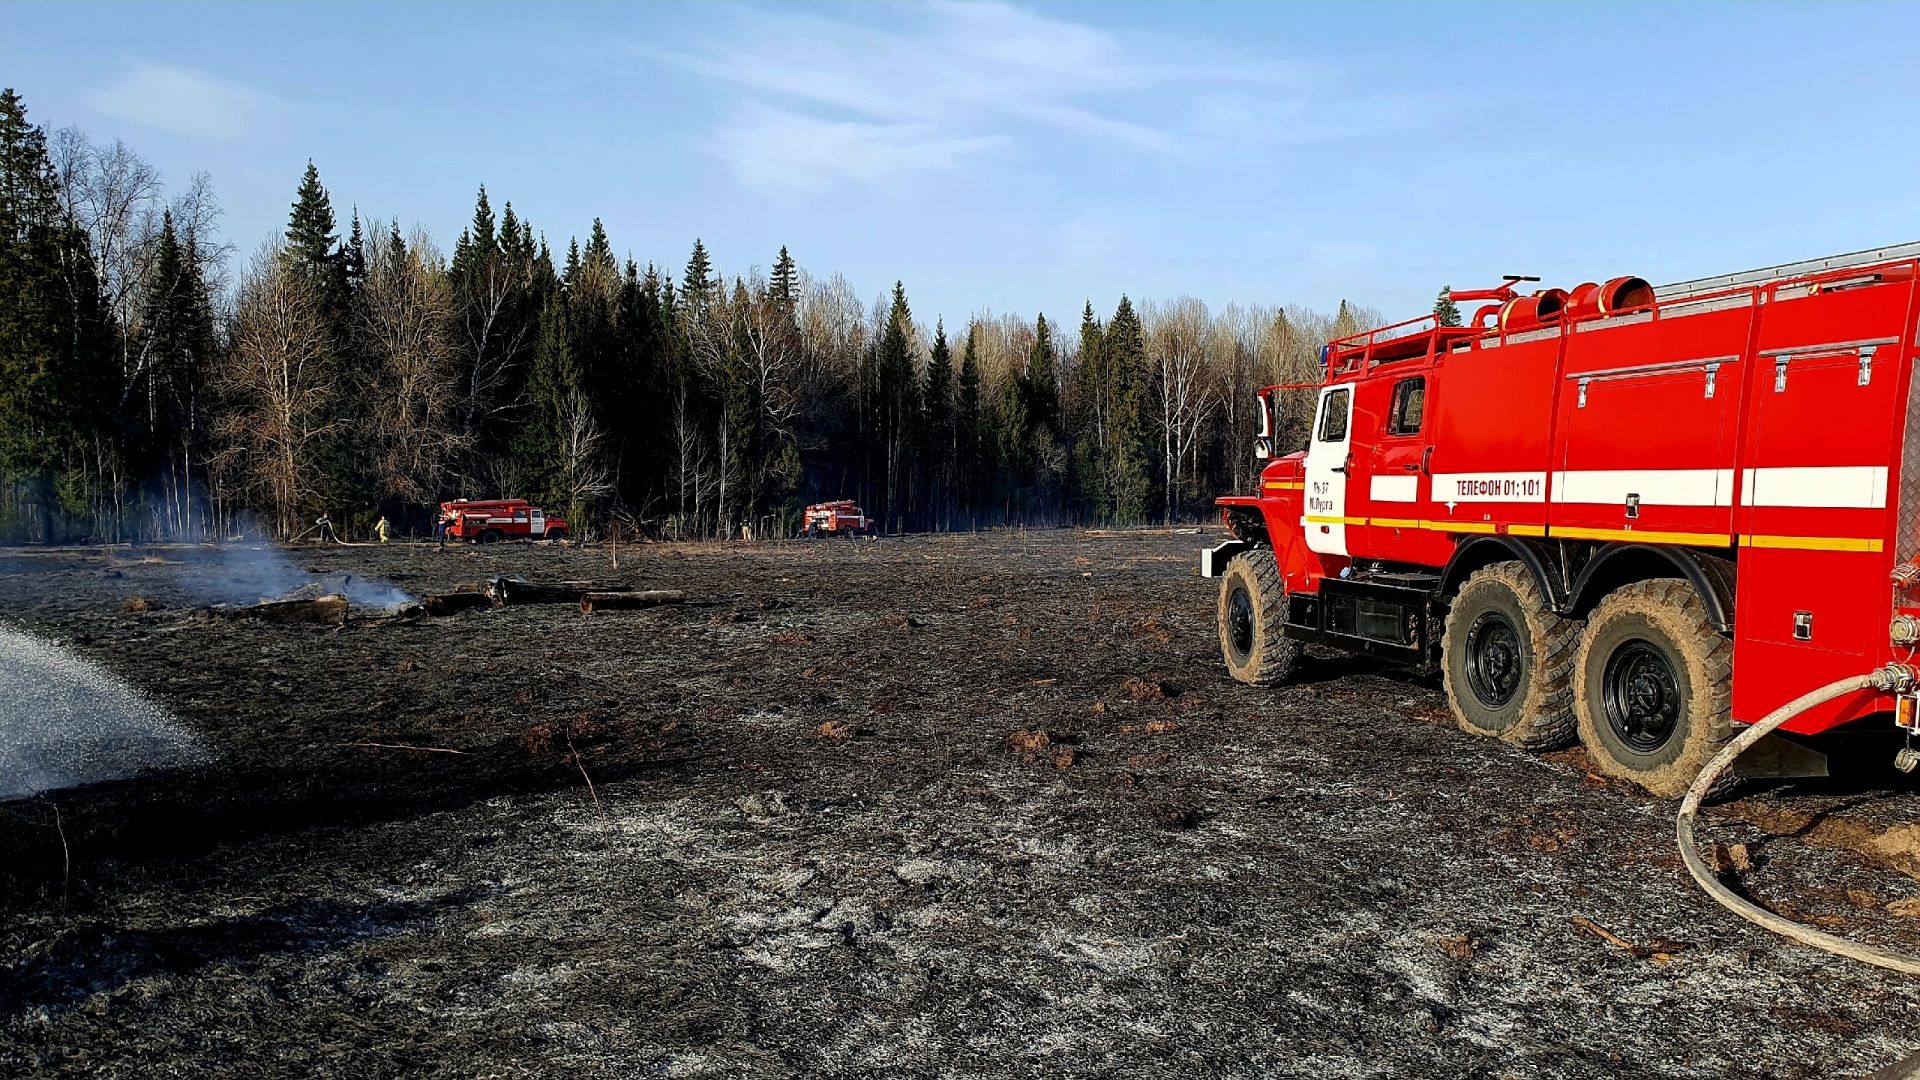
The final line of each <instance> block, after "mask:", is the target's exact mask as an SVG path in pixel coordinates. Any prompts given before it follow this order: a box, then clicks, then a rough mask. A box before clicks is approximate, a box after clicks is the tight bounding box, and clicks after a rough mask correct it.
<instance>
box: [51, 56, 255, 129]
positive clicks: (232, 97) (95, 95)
mask: <svg viewBox="0 0 1920 1080" xmlns="http://www.w3.org/2000/svg"><path fill="white" fill-rule="evenodd" d="M271 103H272V99H271V98H269V97H268V96H267V95H266V94H263V93H261V92H260V91H257V90H254V89H252V88H250V87H246V86H242V85H240V84H238V83H235V82H230V81H228V80H226V79H222V78H219V77H218V76H214V75H209V74H207V73H206V72H202V71H195V70H193V69H190V68H177V67H164V66H161V65H157V64H135V65H134V66H133V67H132V68H131V69H129V70H128V71H127V72H126V73H125V74H124V75H122V76H120V77H119V78H117V79H115V80H114V81H112V82H110V83H108V84H106V85H105V86H102V87H100V88H98V89H96V90H94V91H93V92H92V93H90V94H88V95H87V104H88V105H90V106H92V107H93V108H94V109H95V110H97V111H99V112H101V113H103V114H105V115H107V116H111V117H113V118H115V119H117V120H125V121H127V122H128V123H133V124H139V125H141V126H143V127H150V128H155V129H157V130H160V131H170V132H172V133H174V134H176V135H186V136H190V137H193V138H203V139H234V138H238V137H240V136H241V135H243V134H245V133H246V132H247V130H248V129H249V126H250V124H251V122H252V121H253V120H254V119H255V118H256V117H257V116H258V115H259V114H260V113H262V112H263V111H265V109H266V108H267V107H268V106H269V105H270V104H271Z"/></svg>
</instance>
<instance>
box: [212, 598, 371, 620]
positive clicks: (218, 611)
mask: <svg viewBox="0 0 1920 1080" xmlns="http://www.w3.org/2000/svg"><path fill="white" fill-rule="evenodd" d="M205 610H206V611H207V613H208V614H209V615H217V616H219V617H220V618H223V619H257V620H259V621H261V622H281V623H331V624H333V625H334V626H339V625H341V624H342V623H344V622H346V621H347V598H346V597H344V596H341V595H340V594H338V593H333V594H331V595H328V596H316V597H314V598H313V599H311V600H268V601H264V602H262V603H258V604H255V605H253V606H252V607H213V608H207V609H205Z"/></svg>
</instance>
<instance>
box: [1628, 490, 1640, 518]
mask: <svg viewBox="0 0 1920 1080" xmlns="http://www.w3.org/2000/svg"><path fill="white" fill-rule="evenodd" d="M1627 516H1628V517H1630V518H1637V517H1639V516H1640V496H1639V495H1628V496H1627Z"/></svg>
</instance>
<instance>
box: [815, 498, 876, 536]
mask: <svg viewBox="0 0 1920 1080" xmlns="http://www.w3.org/2000/svg"><path fill="white" fill-rule="evenodd" d="M804 528H805V531H806V534H807V535H808V536H858V535H861V534H863V533H872V532H873V519H872V518H870V517H868V516H867V513H866V511H864V510H862V509H860V508H859V507H858V506H855V505H854V503H853V500H851V499H839V500H836V501H834V502H823V503H814V504H813V505H812V506H809V507H807V510H806V520H805V523H804Z"/></svg>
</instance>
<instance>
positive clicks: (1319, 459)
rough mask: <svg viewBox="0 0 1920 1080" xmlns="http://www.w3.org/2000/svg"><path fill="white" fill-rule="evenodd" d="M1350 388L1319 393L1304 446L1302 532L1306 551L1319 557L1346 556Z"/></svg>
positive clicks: (1351, 398)
mask: <svg viewBox="0 0 1920 1080" xmlns="http://www.w3.org/2000/svg"><path fill="white" fill-rule="evenodd" d="M1352 420H1353V387H1352V386H1350V385H1349V386H1329V387H1327V388H1325V389H1323V390H1321V391H1320V409H1319V411H1318V412H1317V413H1315V414H1314V421H1313V440H1312V441H1311V442H1309V443H1307V461H1306V482H1307V500H1306V511H1307V512H1306V514H1305V515H1304V518H1303V520H1302V521H1301V531H1302V532H1304V533H1305V534H1306V537H1307V549H1308V550H1309V551H1317V552H1319V553H1320V554H1322V555H1345V554H1346V553H1347V524H1348V519H1347V516H1346V514H1347V466H1348V463H1349V461H1350V460H1351V458H1352V454H1351V450H1352V446H1353V424H1352Z"/></svg>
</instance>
